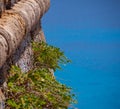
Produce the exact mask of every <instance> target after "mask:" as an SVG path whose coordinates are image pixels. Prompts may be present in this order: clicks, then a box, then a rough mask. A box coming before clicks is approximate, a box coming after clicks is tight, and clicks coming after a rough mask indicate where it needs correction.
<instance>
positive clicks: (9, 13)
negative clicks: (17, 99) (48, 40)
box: [0, 0, 50, 109]
mask: <svg viewBox="0 0 120 109" xmlns="http://www.w3.org/2000/svg"><path fill="white" fill-rule="evenodd" d="M18 1H19V2H18ZM49 5H50V1H49V0H0V17H1V18H0V86H3V83H4V84H5V79H6V75H7V73H8V70H9V68H10V66H11V65H17V66H19V67H20V68H21V70H22V71H23V72H27V71H28V70H30V69H32V60H33V52H32V47H31V41H45V37H44V33H43V31H42V28H41V23H40V19H41V17H42V16H43V15H44V13H45V12H46V11H47V10H48V8H49ZM6 9H7V10H6ZM4 100H5V97H4V94H3V93H2V87H0V109H4V102H3V101H4Z"/></svg>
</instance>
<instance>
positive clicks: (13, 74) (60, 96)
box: [5, 43, 75, 109]
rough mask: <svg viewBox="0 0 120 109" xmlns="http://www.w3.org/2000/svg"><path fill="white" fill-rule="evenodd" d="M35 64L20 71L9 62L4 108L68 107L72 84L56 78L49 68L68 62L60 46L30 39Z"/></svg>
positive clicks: (50, 108) (53, 108)
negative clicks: (65, 83)
mask: <svg viewBox="0 0 120 109" xmlns="http://www.w3.org/2000/svg"><path fill="white" fill-rule="evenodd" d="M33 51H34V67H33V69H32V70H30V71H28V72H27V73H23V72H22V71H21V69H20V68H18V67H17V66H12V67H11V70H10V73H9V75H8V80H7V83H8V87H7V89H6V91H5V93H6V97H7V100H6V109H44V108H47V109H67V108H68V106H69V105H70V104H71V103H74V102H75V100H74V98H73V97H74V94H72V93H71V88H69V87H67V86H66V85H64V84H61V83H60V82H58V81H57V80H56V79H55V77H54V76H53V74H52V73H51V72H50V70H49V69H54V70H56V69H57V68H58V69H60V64H66V63H67V62H70V61H69V60H68V59H67V58H66V57H65V56H64V53H63V52H61V51H60V49H58V48H56V47H53V46H49V45H48V44H46V43H33Z"/></svg>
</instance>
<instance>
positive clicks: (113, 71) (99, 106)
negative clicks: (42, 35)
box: [46, 29, 120, 109]
mask: <svg viewBox="0 0 120 109" xmlns="http://www.w3.org/2000/svg"><path fill="white" fill-rule="evenodd" d="M58 31H59V30H58ZM58 31H57V32H53V33H49V32H46V34H53V36H52V39H51V38H49V39H48V43H50V44H52V45H55V46H58V47H60V48H61V49H62V50H64V51H65V54H66V55H67V56H68V57H69V58H70V59H71V60H72V63H71V64H69V65H67V66H64V68H63V71H57V72H56V73H55V75H56V77H57V79H58V80H60V81H61V82H62V83H65V84H67V85H69V86H71V87H72V88H73V89H74V93H75V94H76V96H77V99H78V104H77V105H76V107H77V108H78V109H106V108H109V109H120V93H119V91H120V37H119V36H120V32H119V30H101V29H98V30H89V31H88V30H85V31H79V32H78V33H77V31H76V32H74V31H71V30H70V31H67V33H66V34H65V36H66V37H69V36H71V37H69V38H64V37H61V34H64V32H63V33H62V32H58ZM58 33H59V34H58ZM56 35H57V37H56ZM75 36H76V37H75ZM58 38H59V40H58ZM73 39H74V40H73Z"/></svg>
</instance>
